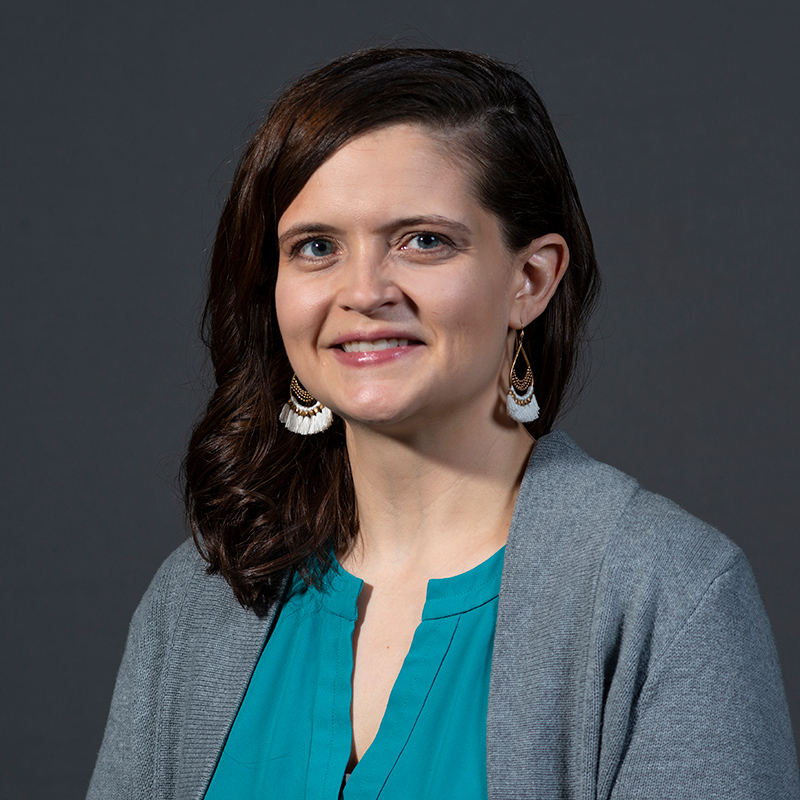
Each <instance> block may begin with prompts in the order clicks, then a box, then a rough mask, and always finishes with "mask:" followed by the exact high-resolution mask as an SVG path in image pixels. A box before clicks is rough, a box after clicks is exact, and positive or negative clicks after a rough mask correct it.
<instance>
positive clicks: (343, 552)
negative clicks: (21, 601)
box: [89, 49, 800, 800]
mask: <svg viewBox="0 0 800 800" xmlns="http://www.w3.org/2000/svg"><path fill="white" fill-rule="evenodd" d="M597 286H598V273H597V265H596V263H595V258H594V253H593V248H592V242H591V236H590V234H589V229H588V226H587V224H586V220H585V218H584V215H583V212H582V210H581V206H580V202H579V199H578V194H577V190H576V188H575V185H574V182H573V179H572V176H571V174H570V171H569V167H568V166H567V163H566V160H565V158H564V155H563V152H562V150H561V147H560V145H559V143H558V139H557V137H556V135H555V132H554V131H553V127H552V125H551V123H550V120H549V118H548V116H547V113H546V111H545V109H544V107H543V105H542V103H541V101H540V99H539V97H538V96H537V95H536V93H535V92H534V90H533V89H532V87H531V86H530V84H529V83H528V82H527V81H525V80H524V78H522V77H521V76H520V75H519V74H518V73H517V72H516V71H514V70H513V69H510V68H508V67H506V66H504V65H502V64H500V63H498V62H496V61H493V60H491V59H488V58H485V57H481V56H476V55H472V54H468V53H461V52H454V51H444V50H425V49H422V50H417V49H414V50H411V49H377V50H368V51H364V52H359V53H355V54H353V55H350V56H346V57H344V58H341V59H338V60H337V61H334V62H333V63H331V64H330V65H328V66H327V67H324V68H323V69H321V70H319V71H317V72H315V73H312V74H311V75H309V76H307V77H305V78H303V79H302V80H300V81H298V82H297V83H296V84H295V85H294V86H292V87H290V89H289V90H288V91H287V92H286V93H285V94H284V95H283V97H281V98H280V99H279V101H278V102H277V103H276V105H275V106H274V107H273V109H272V110H271V111H270V113H269V115H268V117H267V119H266V121H265V122H264V124H263V125H262V126H261V128H259V130H258V131H257V133H256V135H255V136H254V137H253V139H252V141H251V142H250V144H249V145H248V147H247V150H246V151H245V153H244V156H243V158H242V161H241V163H240V165H239V167H238V170H237V173H236V176H235V178H234V182H233V186H232V189H231V193H230V196H229V198H228V201H227V203H226V205H225V208H224V210H223V213H222V218H221V221H220V226H219V231H218V234H217V238H216V243H215V247H214V254H213V258H212V264H211V273H210V280H209V295H208V302H207V306H206V315H205V330H206V335H207V342H208V346H209V350H210V354H211V359H212V362H213V365H214V370H215V378H216V389H215V391H214V393H213V396H212V397H211V399H210V401H209V404H208V408H207V412H206V415H205V417H204V418H203V419H202V420H201V422H200V423H199V424H198V426H197V428H196V430H195V431H194V434H193V436H192V439H191V442H190V445H189V451H188V454H187V458H186V463H185V469H186V487H187V488H186V499H187V509H188V512H189V517H190V520H191V523H192V529H193V534H194V537H193V538H194V543H193V544H192V543H187V544H185V545H184V546H183V547H181V548H179V549H178V550H177V551H176V552H175V553H174V554H173V555H172V556H171V557H170V558H169V559H168V560H167V562H166V563H165V564H164V566H163V567H162V569H161V570H160V572H159V573H158V575H157V576H156V578H155V579H154V581H153V583H152V585H151V587H150V589H149V590H148V592H147V594H146V596H145V598H144V599H143V601H142V603H141V605H140V607H139V609H138V610H137V612H136V616H135V618H134V622H133V623H132V627H131V633H130V637H129V642H128V647H127V649H126V653H125V657H124V660H123V665H122V667H121V669H120V674H119V678H118V682H117V688H116V691H115V695H114V700H113V703H112V709H111V715H110V718H109V723H108V728H107V731H106V736H105V739H104V743H103V748H102V751H101V754H100V758H99V760H98V764H97V768H96V770H95V774H94V777H93V780H92V785H91V787H90V792H89V796H90V798H92V800H99V799H100V798H104V799H105V798H123V797H125V798H132V797H141V798H148V799H150V798H161V797H163V798H205V799H206V800H223V799H224V800H230V799H231V798H237V800H241V799H243V798H256V797H259V798H260V797H266V796H277V797H291V798H331V800H335V799H336V798H339V797H341V798H345V800H348V799H351V800H354V799H355V798H378V797H380V798H383V800H391V799H393V798H396V799H397V800H399V798H408V797H417V798H428V797H430V798H433V797H436V798H441V797H458V798H460V799H462V798H463V799H465V800H468V799H469V798H496V799H497V800H499V799H500V798H509V797H514V798H536V799H537V800H544V799H548V798H549V799H551V800H556V799H558V800H562V799H563V800H567V799H568V798H569V799H571V798H575V799H576V800H577V798H581V800H589V799H590V798H592V799H594V798H598V799H599V798H603V799H607V800H612V799H613V800H622V798H643V797H646V798H670V799H672V798H676V797H726V798H734V799H735V798H777V797H781V798H797V797H800V789H798V774H797V763H796V756H795V752H794V745H793V740H792V733H791V725H790V722H789V718H788V712H787V708H786V701H785V698H784V694H783V687H782V683H781V677H780V672H779V668H778V663H777V658H776V654H775V650H774V646H773V643H772V637H771V632H770V629H769V623H768V621H767V620H766V617H765V615H764V610H763V607H762V605H761V602H760V599H759V596H758V590H757V588H756V587H755V584H754V581H753V577H752V573H751V571H750V568H749V565H748V563H747V561H746V559H745V558H744V556H743V554H742V553H741V552H740V551H739V550H738V549H737V548H736V547H735V546H734V545H733V544H732V543H731V542H730V541H729V540H727V539H726V538H725V537H724V536H723V535H722V534H720V533H718V532H717V531H715V530H713V529H711V528H710V527H708V526H706V525H704V524H703V523H701V522H700V521H698V520H696V519H694V518H693V517H691V516H690V515H688V514H687V513H686V512H684V511H682V510H681V509H679V508H678V507H676V506H675V505H674V504H672V503H670V502H669V501H667V500H665V499H664V498H660V497H657V496H655V495H652V494H650V493H648V492H646V491H644V490H643V489H641V487H639V486H638V485H637V484H636V482H635V481H634V480H633V479H631V478H628V477H627V476H625V475H622V474H621V473H619V472H617V471H615V470H613V469H612V468H610V467H607V466H605V465H602V464H598V463H597V462H595V461H593V460H592V459H591V458H589V457H588V456H587V455H585V454H584V453H583V452H582V451H581V450H580V449H579V448H578V447H577V446H576V445H575V444H574V443H573V442H571V441H570V440H569V438H568V437H566V436H565V435H564V434H562V433H559V432H557V431H554V430H553V426H554V423H555V420H556V417H557V414H558V411H559V408H560V406H561V404H562V401H563V398H564V396H565V392H566V391H567V388H568V385H569V381H570V377H571V375H572V373H573V368H574V366H575V361H576V358H577V355H578V350H579V347H580V344H581V339H582V331H583V329H584V325H585V322H586V319H587V316H588V314H589V312H590V310H591V307H592V304H593V301H594V297H595V295H596V292H597ZM534 379H535V382H536V385H535V392H536V397H534V386H533V381H534Z"/></svg>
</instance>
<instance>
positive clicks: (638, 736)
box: [607, 555, 800, 800]
mask: <svg viewBox="0 0 800 800" xmlns="http://www.w3.org/2000/svg"><path fill="white" fill-rule="evenodd" d="M607 777H608V778H609V779H610V781H611V791H610V794H609V795H608V796H609V797H610V798H611V800H634V798H636V800H639V798H648V800H659V799H660V798H663V799H664V800H667V798H669V800H674V798H678V797H685V798H698V799H700V798H703V799H705V798H720V799H721V798H725V800H739V799H741V800H745V798H747V799H748V800H756V798H759V799H760V800H779V799H780V800H797V798H800V788H799V787H798V772H797V760H796V755H795V748H794V740H793V736H792V728H791V723H790V720H789V712H788V707H787V703H786V697H785V694H784V689H783V683H782V680H781V674H780V667H779V664H778V657H777V652H776V649H775V645H774V641H773V638H772V633H771V630H770V626H769V622H768V621H767V617H766V613H765V611H764V607H763V604H762V602H761V598H760V596H759V593H758V589H757V587H756V584H755V579H754V577H753V574H752V570H751V569H750V566H749V564H748V562H747V560H746V558H745V557H744V556H743V555H740V556H739V557H738V558H737V559H736V560H735V561H734V562H733V563H732V564H731V565H730V566H729V567H728V568H727V569H726V570H725V571H724V572H722V574H720V575H719V576H717V577H716V578H715V579H714V580H713V581H712V582H711V584H710V585H709V586H708V588H707V589H706V591H705V592H704V594H703V595H702V597H701V598H700V601H699V603H698V604H697V605H696V606H695V607H694V609H693V610H692V612H691V613H690V614H689V615H688V617H687V618H686V620H685V622H684V623H683V624H682V626H681V627H680V628H679V629H678V630H677V632H676V633H675V635H674V638H673V639H672V641H671V642H669V643H668V645H667V646H666V648H665V649H664V650H663V652H662V653H661V654H660V656H659V657H658V659H657V660H656V661H655V663H653V664H652V665H651V668H650V670H649V671H648V674H647V677H646V679H645V681H644V683H643V685H642V686H641V691H640V693H639V696H638V699H637V701H636V702H635V704H634V706H633V709H632V718H631V720H630V727H629V731H628V741H627V743H626V746H625V748H624V754H623V756H622V758H621V760H620V761H619V762H618V768H617V772H616V774H615V775H613V776H607Z"/></svg>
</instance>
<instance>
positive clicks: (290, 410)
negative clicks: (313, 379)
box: [278, 375, 333, 436]
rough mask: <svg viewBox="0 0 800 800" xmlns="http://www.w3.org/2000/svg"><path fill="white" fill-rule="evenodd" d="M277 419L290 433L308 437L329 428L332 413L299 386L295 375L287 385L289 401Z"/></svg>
mask: <svg viewBox="0 0 800 800" xmlns="http://www.w3.org/2000/svg"><path fill="white" fill-rule="evenodd" d="M278 419H280V421H281V422H282V423H283V424H284V425H285V426H286V427H287V428H288V429H289V430H290V431H291V432H292V433H299V434H300V435H301V436H308V435H309V434H312V433H321V432H322V431H325V430H327V429H328V428H330V426H331V423H332V422H333V413H332V412H331V410H330V409H329V408H327V407H326V406H324V405H322V403H320V402H319V400H317V398H316V397H314V395H313V394H311V392H307V391H306V390H305V389H304V388H303V387H302V386H301V385H300V381H298V380H297V375H292V382H291V383H290V384H289V399H288V400H287V401H286V403H285V404H284V406H283V408H282V409H281V413H280V416H279V417H278Z"/></svg>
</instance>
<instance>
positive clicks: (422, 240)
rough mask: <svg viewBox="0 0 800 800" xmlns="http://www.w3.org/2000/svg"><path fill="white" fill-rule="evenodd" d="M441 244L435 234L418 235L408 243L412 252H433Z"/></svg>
mask: <svg viewBox="0 0 800 800" xmlns="http://www.w3.org/2000/svg"><path fill="white" fill-rule="evenodd" d="M441 244H442V240H441V239H440V238H439V237H438V236H437V235H436V234H435V233H418V234H417V235H416V236H414V237H413V238H412V239H410V240H409V242H408V246H409V247H411V248H413V249H414V250H435V249H436V248H437V247H440V246H441Z"/></svg>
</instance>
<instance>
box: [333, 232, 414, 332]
mask: <svg viewBox="0 0 800 800" xmlns="http://www.w3.org/2000/svg"><path fill="white" fill-rule="evenodd" d="M402 297H403V293H402V291H401V290H400V288H399V287H398V286H397V284H396V283H395V282H394V279H393V275H392V265H391V259H390V258H389V257H388V253H387V252H385V251H382V250H381V249H380V248H378V247H376V246H369V247H367V246H365V247H361V248H359V249H358V250H357V251H354V252H352V253H350V255H349V256H348V258H347V259H346V261H345V262H344V263H343V264H342V270H341V286H340V289H339V294H338V302H339V305H340V307H341V308H343V309H345V310H346V311H357V312H358V313H359V314H364V315H366V316H371V315H373V314H375V313H376V312H378V311H379V310H380V309H385V308H388V307H391V306H394V305H396V304H397V303H399V302H400V301H401V300H402Z"/></svg>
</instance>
